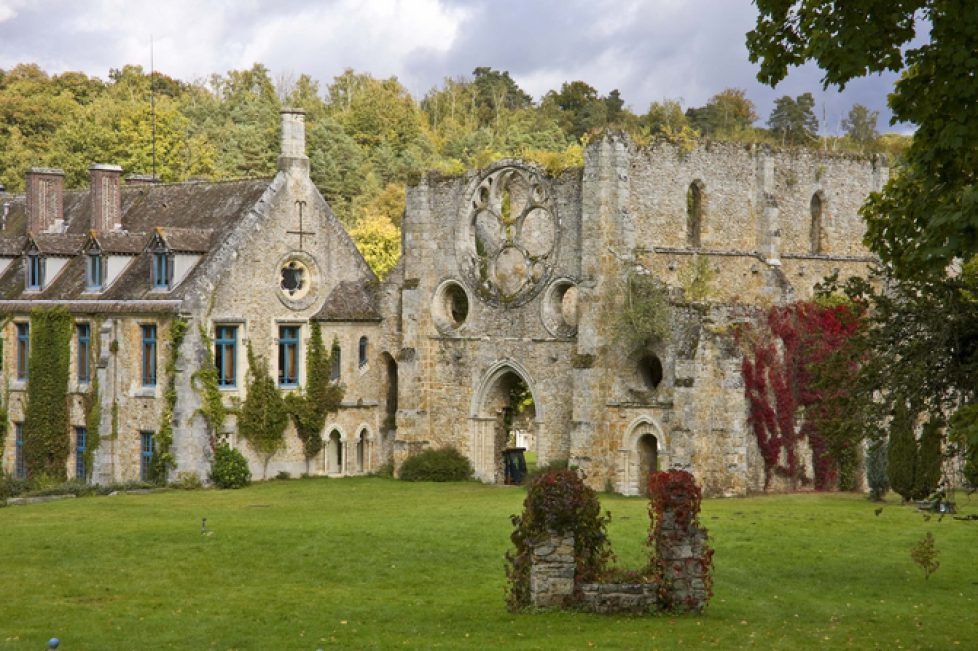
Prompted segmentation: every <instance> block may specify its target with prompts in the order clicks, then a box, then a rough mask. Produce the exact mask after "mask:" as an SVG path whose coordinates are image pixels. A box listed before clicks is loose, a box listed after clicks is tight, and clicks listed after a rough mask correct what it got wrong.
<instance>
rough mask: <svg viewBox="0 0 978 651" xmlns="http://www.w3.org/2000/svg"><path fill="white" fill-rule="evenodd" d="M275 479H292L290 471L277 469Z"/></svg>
mask: <svg viewBox="0 0 978 651" xmlns="http://www.w3.org/2000/svg"><path fill="white" fill-rule="evenodd" d="M275 479H280V480H283V481H284V480H286V479H292V473H290V472H289V471H288V470H279V471H278V474H277V475H275Z"/></svg>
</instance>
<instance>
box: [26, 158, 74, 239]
mask: <svg viewBox="0 0 978 651" xmlns="http://www.w3.org/2000/svg"><path fill="white" fill-rule="evenodd" d="M64 195H65V173H64V170H59V169H52V168H47V167H32V168H31V169H30V170H28V171H27V232H28V233H35V234H36V233H44V232H46V231H49V230H51V228H52V227H53V226H54V224H55V222H56V221H58V220H63V219H64V209H65V206H64V200H65V197H64Z"/></svg>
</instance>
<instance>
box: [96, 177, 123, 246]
mask: <svg viewBox="0 0 978 651" xmlns="http://www.w3.org/2000/svg"><path fill="white" fill-rule="evenodd" d="M88 172H89V174H91V178H92V230H93V231H95V232H96V233H98V234H99V235H101V234H102V233H108V232H109V231H111V230H114V229H116V228H119V227H121V225H122V193H121V192H120V186H121V185H122V168H121V167H119V166H118V165H103V164H96V165H92V166H91V167H89V168H88Z"/></svg>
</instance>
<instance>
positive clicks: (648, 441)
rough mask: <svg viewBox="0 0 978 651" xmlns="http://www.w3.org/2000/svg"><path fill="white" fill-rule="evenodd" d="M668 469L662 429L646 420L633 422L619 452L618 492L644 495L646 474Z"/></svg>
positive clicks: (652, 421)
mask: <svg viewBox="0 0 978 651" xmlns="http://www.w3.org/2000/svg"><path fill="white" fill-rule="evenodd" d="M669 465H670V461H669V446H668V442H667V441H666V437H665V434H664V433H663V432H662V428H660V427H659V424H658V423H656V422H655V421H654V420H653V419H652V418H651V417H649V416H640V417H638V418H636V419H635V420H634V421H632V423H631V424H630V425H629V426H628V427H627V428H626V429H625V435H624V436H623V437H622V445H621V448H620V449H619V450H618V492H619V493H621V494H622V495H645V494H647V491H648V478H649V473H651V472H654V471H656V470H662V469H666V468H668V467H669Z"/></svg>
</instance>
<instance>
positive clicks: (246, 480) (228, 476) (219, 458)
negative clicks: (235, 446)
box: [211, 444, 251, 488]
mask: <svg viewBox="0 0 978 651" xmlns="http://www.w3.org/2000/svg"><path fill="white" fill-rule="evenodd" d="M211 481H212V482H214V485H215V486H217V487H218V488H243V487H245V486H247V485H248V484H250V483H251V470H249V469H248V461H247V460H246V459H245V458H244V455H242V454H241V453H240V452H238V451H237V450H232V449H231V447H230V446H228V445H227V444H221V445H218V446H217V449H216V450H215V451H214V463H213V465H212V466H211Z"/></svg>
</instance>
